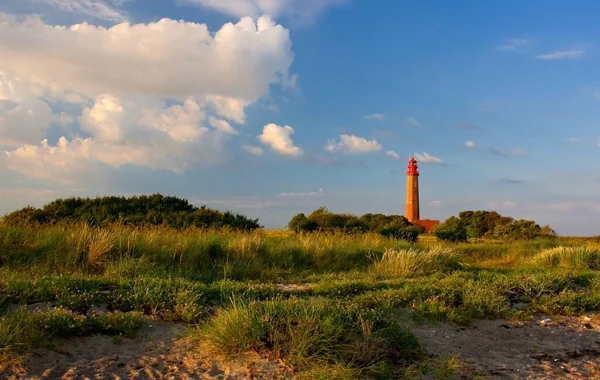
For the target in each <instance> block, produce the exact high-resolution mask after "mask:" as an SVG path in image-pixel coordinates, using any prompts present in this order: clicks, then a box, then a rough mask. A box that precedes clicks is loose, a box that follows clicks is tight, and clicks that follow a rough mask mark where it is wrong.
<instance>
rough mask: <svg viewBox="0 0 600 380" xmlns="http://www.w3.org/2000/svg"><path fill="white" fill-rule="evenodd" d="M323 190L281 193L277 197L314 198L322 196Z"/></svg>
mask: <svg viewBox="0 0 600 380" xmlns="http://www.w3.org/2000/svg"><path fill="white" fill-rule="evenodd" d="M324 194H325V190H323V189H322V188H319V190H317V191H309V192H305V193H281V194H279V195H278V196H280V197H288V198H303V197H314V196H318V195H324Z"/></svg>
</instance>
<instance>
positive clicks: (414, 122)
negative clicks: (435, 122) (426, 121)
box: [406, 116, 423, 128]
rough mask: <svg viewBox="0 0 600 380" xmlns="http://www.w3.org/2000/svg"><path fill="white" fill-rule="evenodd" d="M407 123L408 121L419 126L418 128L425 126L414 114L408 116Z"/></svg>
mask: <svg viewBox="0 0 600 380" xmlns="http://www.w3.org/2000/svg"><path fill="white" fill-rule="evenodd" d="M406 123H408V124H409V125H412V126H414V127H418V128H421V127H422V126H423V125H422V124H421V122H420V121H419V120H417V119H416V118H414V117H412V116H411V117H408V118H406Z"/></svg>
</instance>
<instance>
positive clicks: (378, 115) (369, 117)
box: [363, 113, 385, 120]
mask: <svg viewBox="0 0 600 380" xmlns="http://www.w3.org/2000/svg"><path fill="white" fill-rule="evenodd" d="M363 118H365V119H367V120H383V119H385V116H384V115H383V114H381V113H373V114H370V115H365V116H363Z"/></svg>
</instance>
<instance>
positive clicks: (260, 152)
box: [242, 145, 265, 156]
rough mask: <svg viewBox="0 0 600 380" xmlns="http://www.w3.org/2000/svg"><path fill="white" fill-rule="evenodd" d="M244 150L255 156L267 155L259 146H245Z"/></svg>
mask: <svg viewBox="0 0 600 380" xmlns="http://www.w3.org/2000/svg"><path fill="white" fill-rule="evenodd" d="M242 149H244V150H245V151H246V152H248V153H250V154H251V155H253V156H262V155H263V154H264V153H265V152H264V151H263V150H262V148H261V147H259V146H252V145H244V146H242Z"/></svg>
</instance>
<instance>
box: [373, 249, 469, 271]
mask: <svg viewBox="0 0 600 380" xmlns="http://www.w3.org/2000/svg"><path fill="white" fill-rule="evenodd" d="M461 267H462V263H461V262H460V261H459V257H458V254H457V253H456V250H454V249H452V248H449V247H443V246H434V247H432V248H429V249H427V250H417V249H403V250H392V249H390V250H386V251H385V252H384V253H383V256H382V257H381V259H379V260H378V261H376V262H375V264H374V265H373V272H374V273H375V274H377V275H379V276H422V275H429V274H433V273H438V272H449V271H452V270H455V269H459V268H461Z"/></svg>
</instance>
